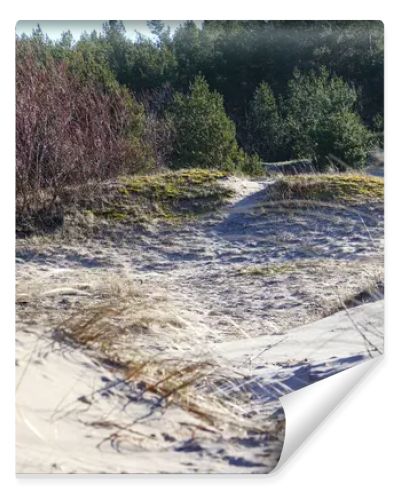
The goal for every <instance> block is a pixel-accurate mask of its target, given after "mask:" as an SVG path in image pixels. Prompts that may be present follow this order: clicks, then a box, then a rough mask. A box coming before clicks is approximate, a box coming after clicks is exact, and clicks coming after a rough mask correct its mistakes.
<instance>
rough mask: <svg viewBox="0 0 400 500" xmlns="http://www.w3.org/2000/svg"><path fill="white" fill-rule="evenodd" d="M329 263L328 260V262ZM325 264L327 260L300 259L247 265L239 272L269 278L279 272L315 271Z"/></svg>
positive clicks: (279, 273)
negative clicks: (280, 262)
mask: <svg viewBox="0 0 400 500" xmlns="http://www.w3.org/2000/svg"><path fill="white" fill-rule="evenodd" d="M328 264H329V262H328ZM323 265H325V266H326V265H327V262H323V261H321V260H315V259H302V260H293V261H290V262H285V263H282V264H266V265H263V266H261V265H260V266H249V267H246V268H244V269H241V270H240V274H243V275H246V276H255V277H257V276H258V277H263V278H271V277H274V276H278V275H281V274H289V273H296V272H300V271H316V270H318V269H320V268H321V266H323Z"/></svg>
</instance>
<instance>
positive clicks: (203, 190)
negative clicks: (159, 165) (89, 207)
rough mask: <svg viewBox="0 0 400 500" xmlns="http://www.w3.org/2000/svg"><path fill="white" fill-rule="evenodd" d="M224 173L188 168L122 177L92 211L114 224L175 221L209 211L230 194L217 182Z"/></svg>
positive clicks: (229, 191) (224, 175) (225, 199)
mask: <svg viewBox="0 0 400 500" xmlns="http://www.w3.org/2000/svg"><path fill="white" fill-rule="evenodd" d="M226 175H227V174H226V173H225V172H222V171H218V170H205V169H191V170H183V171H179V172H174V173H166V174H158V175H145V176H133V177H124V178H121V179H119V180H118V183H117V184H116V185H114V186H112V188H111V189H109V191H108V193H106V194H105V196H103V198H102V203H101V207H98V208H94V209H93V213H94V215H95V216H97V217H103V218H106V219H109V220H113V221H116V222H142V221H143V222H144V221H147V220H149V219H154V218H160V219H164V220H171V221H176V220H178V219H182V218H185V217H193V216H194V215H198V214H201V213H206V212H208V211H212V210H214V209H216V208H218V207H219V206H221V205H222V204H223V203H224V202H225V201H227V200H228V199H229V197H230V196H231V195H232V191H231V190H229V189H227V188H226V187H224V186H223V185H222V184H221V183H220V182H218V181H219V180H221V179H223V178H224V177H226Z"/></svg>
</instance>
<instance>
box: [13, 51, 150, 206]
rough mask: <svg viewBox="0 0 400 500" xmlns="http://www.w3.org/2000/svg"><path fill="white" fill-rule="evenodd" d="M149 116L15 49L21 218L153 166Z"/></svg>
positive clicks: (124, 97) (125, 97)
mask: <svg viewBox="0 0 400 500" xmlns="http://www.w3.org/2000/svg"><path fill="white" fill-rule="evenodd" d="M143 125H144V110H143V107H142V106H141V105H139V104H138V103H137V102H136V101H135V100H134V98H133V97H132V96H131V95H130V94H129V92H128V91H127V90H126V89H124V88H123V87H119V86H117V87H116V88H115V89H113V91H112V92H111V91H109V92H106V91H105V90H104V89H102V88H100V87H99V85H97V84H96V83H95V82H91V81H90V80H87V81H82V80H81V79H79V78H78V77H77V76H76V75H74V74H73V73H72V72H70V71H68V65H67V62H66V61H56V60H54V59H53V58H52V57H51V56H50V55H49V56H46V58H45V61H43V60H41V58H38V57H37V54H35V52H34V50H33V49H32V48H31V47H30V46H29V45H27V44H22V43H21V44H19V43H18V42H17V58H16V189H17V213H21V214H24V213H32V212H35V211H38V210H41V209H43V208H50V207H53V206H54V205H55V203H59V202H61V203H62V201H63V195H64V194H65V191H66V188H69V187H71V186H85V185H89V184H93V182H96V181H101V180H104V179H107V178H110V177H114V176H115V175H118V174H120V173H133V172H135V171H137V170H139V169H141V168H143V166H144V165H145V163H146V161H147V160H148V148H147V149H146V147H145V145H144V143H143Z"/></svg>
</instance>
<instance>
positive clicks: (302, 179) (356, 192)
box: [269, 174, 384, 204]
mask: <svg viewBox="0 0 400 500" xmlns="http://www.w3.org/2000/svg"><path fill="white" fill-rule="evenodd" d="M383 192H384V184H383V180H382V179H380V178H377V177H372V176H367V175H354V174H336V175H326V174H323V175H297V176H293V177H285V178H283V179H279V180H278V181H277V182H276V183H275V184H274V186H273V187H272V189H271V192H270V193H269V194H270V196H269V200H270V201H285V200H298V201H310V202H338V203H344V204H362V203H365V202H374V201H383Z"/></svg>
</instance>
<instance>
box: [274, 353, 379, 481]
mask: <svg viewBox="0 0 400 500" xmlns="http://www.w3.org/2000/svg"><path fill="white" fill-rule="evenodd" d="M382 359H383V356H379V357H378V358H375V359H372V360H368V361H364V362H363V363H360V364H359V365H357V366H355V367H353V368H349V369H347V370H344V371H343V372H340V373H337V374H336V375H332V376H331V377H328V378H326V379H324V380H321V381H319V382H316V383H314V384H311V385H309V386H307V387H304V388H303V389H299V390H297V391H294V392H292V393H290V394H287V395H286V396H283V397H282V398H280V401H281V403H282V406H283V409H284V411H285V419H286V430H285V440H284V443H283V449H282V454H281V457H280V460H279V463H278V465H277V467H276V468H275V471H278V470H279V469H280V468H281V467H282V466H284V464H285V463H286V462H287V461H288V460H289V458H290V457H292V456H293V455H294V454H295V453H296V452H297V450H298V449H299V448H300V447H301V445H302V444H303V442H304V441H305V440H306V439H307V438H308V437H309V436H310V435H311V434H312V433H313V431H314V430H315V429H316V428H317V427H318V426H319V424H321V423H322V422H323V421H324V420H325V418H326V417H327V416H328V415H329V414H330V413H331V412H332V411H333V410H334V408H335V407H336V406H337V405H338V404H339V403H340V402H341V401H342V400H343V399H344V398H345V397H346V396H347V395H348V394H349V393H350V392H351V390H352V389H353V388H354V387H355V386H356V385H357V384H358V382H359V381H360V380H361V379H362V378H363V377H364V376H365V374H366V373H367V372H369V371H370V370H372V369H373V368H375V366H376V365H377V364H378V363H379V362H380V361H381V360H382Z"/></svg>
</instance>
